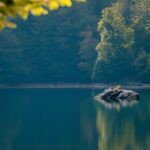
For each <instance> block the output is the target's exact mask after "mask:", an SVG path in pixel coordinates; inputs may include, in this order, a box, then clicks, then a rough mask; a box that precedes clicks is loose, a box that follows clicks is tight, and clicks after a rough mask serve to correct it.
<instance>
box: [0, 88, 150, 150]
mask: <svg viewBox="0 0 150 150" xmlns="http://www.w3.org/2000/svg"><path fill="white" fill-rule="evenodd" d="M100 91H101V90H89V89H0V150H149V149H150V90H138V92H139V93H140V95H141V99H140V101H139V102H138V103H136V104H133V105H127V106H126V107H121V106H120V105H116V107H114V108H110V107H106V106H104V105H103V104H100V103H98V102H96V101H95V100H94V95H95V94H97V93H98V92H100Z"/></svg>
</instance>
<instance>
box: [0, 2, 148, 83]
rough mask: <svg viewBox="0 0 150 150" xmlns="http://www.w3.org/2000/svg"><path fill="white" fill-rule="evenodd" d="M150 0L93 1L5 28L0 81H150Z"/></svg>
mask: <svg viewBox="0 0 150 150" xmlns="http://www.w3.org/2000/svg"><path fill="white" fill-rule="evenodd" d="M149 6H150V1H149V0H106V1H105V0H101V1H100V0H88V1H87V2H86V3H82V4H81V3H75V4H74V5H73V7H71V8H60V9H59V10H57V11H52V12H49V14H48V15H45V16H40V17H33V16H31V15H30V16H29V19H28V20H27V21H23V20H21V19H20V18H19V17H18V18H16V19H15V20H13V21H15V22H16V24H17V25H18V27H17V29H14V30H12V29H4V30H3V31H1V32H0V38H1V41H0V83H1V84H4V83H5V84H19V83H58V82H59V83H60V82H61V83H64V82H65V83H85V82H86V83H90V82H100V83H104V82H105V83H111V82H142V83H144V82H145V83H148V82H150V78H149V75H150V50H149V48H150V43H149V40H150V7H149Z"/></svg>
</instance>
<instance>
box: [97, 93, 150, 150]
mask: <svg viewBox="0 0 150 150" xmlns="http://www.w3.org/2000/svg"><path fill="white" fill-rule="evenodd" d="M146 98H148V99H146ZM119 107H120V106H119ZM96 112H97V113H96V114H97V116H96V123H97V132H98V149H99V150H149V147H150V96H148V97H145V96H144V93H143V99H141V101H140V102H139V103H138V104H137V105H135V106H134V107H126V108H125V109H120V111H116V110H115V109H111V110H108V109H106V108H105V107H103V106H102V105H98V104H96Z"/></svg>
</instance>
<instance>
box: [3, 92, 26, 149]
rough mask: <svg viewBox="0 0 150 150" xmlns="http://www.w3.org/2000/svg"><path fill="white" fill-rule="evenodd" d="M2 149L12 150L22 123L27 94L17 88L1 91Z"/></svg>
mask: <svg viewBox="0 0 150 150" xmlns="http://www.w3.org/2000/svg"><path fill="white" fill-rule="evenodd" d="M0 96H1V101H0V150H12V149H13V146H14V142H15V140H16V137H17V134H18V132H19V130H20V127H21V123H22V114H23V111H24V108H25V106H26V104H27V103H26V102H27V99H26V96H25V95H24V94H23V93H22V92H18V93H16V91H15V90H12V91H11V90H8V89H7V90H1V91H0Z"/></svg>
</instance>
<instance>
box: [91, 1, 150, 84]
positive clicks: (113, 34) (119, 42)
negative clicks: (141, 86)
mask: <svg viewBox="0 0 150 150" xmlns="http://www.w3.org/2000/svg"><path fill="white" fill-rule="evenodd" d="M149 5H150V1H149V0H144V1H142V0H131V1H128V0H126V1H124V0H117V2H115V3H114V4H112V6H111V7H107V8H105V9H104V10H103V11H102V18H101V19H100V21H99V24H98V31H99V32H100V42H99V44H98V45H97V51H98V58H97V61H96V63H95V68H94V73H93V78H94V79H95V80H98V81H104V80H105V81H109V82H110V81H111V82H112V81H114V82H115V81H118V79H121V81H124V80H128V81H130V80H132V81H133V80H136V81H139V82H140V81H144V80H145V79H146V80H145V81H147V82H149V79H148V76H149V67H148V65H149V60H150V58H149V53H150V44H149V42H148V41H149V40H150V15H149V14H150V13H149V12H150V8H149ZM143 60H144V61H143ZM141 62H145V63H144V64H143V65H140V64H141ZM140 66H142V67H140ZM143 73H144V74H143ZM145 77H146V78H145Z"/></svg>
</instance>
